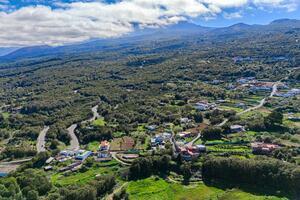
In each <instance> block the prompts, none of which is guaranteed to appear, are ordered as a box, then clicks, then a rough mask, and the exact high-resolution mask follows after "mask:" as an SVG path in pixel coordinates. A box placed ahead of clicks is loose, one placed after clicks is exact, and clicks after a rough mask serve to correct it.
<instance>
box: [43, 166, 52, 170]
mask: <svg viewBox="0 0 300 200" xmlns="http://www.w3.org/2000/svg"><path fill="white" fill-rule="evenodd" d="M52 169H53V167H52V166H50V165H49V166H45V167H44V170H45V171H50V170H52Z"/></svg>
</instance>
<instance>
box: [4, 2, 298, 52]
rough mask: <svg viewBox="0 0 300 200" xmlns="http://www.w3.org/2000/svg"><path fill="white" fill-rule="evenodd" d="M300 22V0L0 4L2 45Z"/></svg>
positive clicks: (40, 43)
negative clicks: (184, 26) (184, 25)
mask: <svg viewBox="0 0 300 200" xmlns="http://www.w3.org/2000/svg"><path fill="white" fill-rule="evenodd" d="M280 18H291V19H300V0H0V47H21V46H34V45H52V46H58V45H64V44H70V43H75V42H82V41H86V40H90V39H95V38H113V37H121V36H123V35H126V34H129V33H132V32H134V31H135V28H136V25H138V27H139V28H141V29H143V28H158V27H162V26H168V25H171V24H176V23H179V22H182V21H189V22H193V23H196V24H199V25H203V26H213V27H222V26H229V25H232V24H235V23H240V22H243V23H248V24H267V23H269V22H271V21H273V20H275V19H280Z"/></svg>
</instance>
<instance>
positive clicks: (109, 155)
mask: <svg viewBox="0 0 300 200" xmlns="http://www.w3.org/2000/svg"><path fill="white" fill-rule="evenodd" d="M110 157H111V154H110V153H109V152H107V151H106V152H103V151H102V152H98V154H97V158H110Z"/></svg>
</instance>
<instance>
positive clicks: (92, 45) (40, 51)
mask: <svg viewBox="0 0 300 200" xmlns="http://www.w3.org/2000/svg"><path fill="white" fill-rule="evenodd" d="M288 28H290V29H294V28H300V20H297V19H277V20H274V21H272V22H270V23H269V24H267V25H258V24H253V25H249V24H245V23H237V24H234V25H231V26H228V27H221V28H214V27H204V26H201V25H197V24H194V23H190V22H180V23H178V24H173V25H170V26H165V27H161V28H159V29H140V30H139V31H137V32H135V33H132V34H128V35H126V36H124V37H120V38H113V39H95V40H93V41H87V42H82V43H79V44H70V45H65V46H58V47H51V46H47V45H43V46H31V47H23V48H19V49H15V50H14V51H12V52H9V53H6V54H3V55H2V56H1V54H0V61H2V62H6V61H14V60H18V59H24V58H34V57H42V56H53V55H60V54H71V53H80V52H90V51H99V50H103V49H107V48H109V49H111V48H114V46H124V45H125V46H126V44H130V43H138V42H143V41H149V40H150V41H151V40H152V41H159V40H166V39H172V38H175V39H181V38H184V37H189V36H193V37H200V36H203V37H204V36H207V37H219V36H222V35H229V36H230V35H236V34H240V36H243V35H247V34H250V33H251V34H253V33H259V34H261V33H270V32H285V31H287V30H286V29H288ZM0 50H1V49H0ZM0 53H1V51H0Z"/></svg>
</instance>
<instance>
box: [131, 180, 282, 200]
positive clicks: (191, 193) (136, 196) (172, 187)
mask: <svg viewBox="0 0 300 200" xmlns="http://www.w3.org/2000/svg"><path fill="white" fill-rule="evenodd" d="M127 192H128V193H129V199H132V200H217V199H220V200H264V199H268V200H280V199H281V198H277V197H271V196H268V197H267V196H258V195H253V194H250V193H247V192H243V191H241V190H237V189H233V190H226V191H224V190H221V189H218V188H215V187H208V186H206V185H205V184H203V183H201V184H197V185H192V186H183V185H181V184H177V183H168V182H166V181H164V180H162V179H158V180H156V179H155V178H148V179H144V180H139V181H134V182H130V183H129V185H128V188H127Z"/></svg>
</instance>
